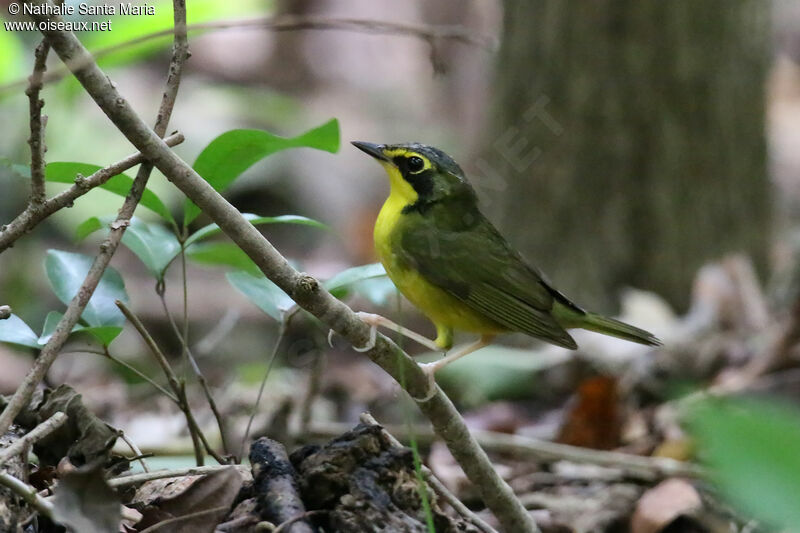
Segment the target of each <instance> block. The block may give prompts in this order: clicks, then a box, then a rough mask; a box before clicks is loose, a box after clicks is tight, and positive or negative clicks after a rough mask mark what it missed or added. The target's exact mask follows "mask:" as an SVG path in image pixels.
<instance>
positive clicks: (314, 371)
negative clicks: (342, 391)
mask: <svg viewBox="0 0 800 533" xmlns="http://www.w3.org/2000/svg"><path fill="white" fill-rule="evenodd" d="M325 363H326V356H325V352H323V351H319V350H318V351H317V353H316V357H315V358H314V363H313V364H312V365H311V372H310V374H309V376H308V387H306V393H305V395H304V396H303V403H302V404H301V406H300V435H305V434H306V432H307V431H308V427H309V426H310V425H311V411H312V408H313V407H314V400H316V399H317V396H319V392H320V385H321V382H322V375H323V374H324V373H325Z"/></svg>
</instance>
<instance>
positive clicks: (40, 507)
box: [0, 472, 53, 519]
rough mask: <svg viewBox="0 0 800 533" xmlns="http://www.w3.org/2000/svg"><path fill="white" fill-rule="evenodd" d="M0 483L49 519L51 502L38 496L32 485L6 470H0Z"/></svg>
mask: <svg viewBox="0 0 800 533" xmlns="http://www.w3.org/2000/svg"><path fill="white" fill-rule="evenodd" d="M0 485H3V486H4V487H6V488H8V489H10V490H11V492H13V493H14V494H16V495H17V496H19V497H20V498H22V499H23V500H25V502H26V503H27V504H28V505H30V506H31V507H33V508H34V509H35V510H36V511H37V512H38V513H39V514H41V515H42V516H46V517H48V518H50V519H52V518H53V504H52V503H50V502H49V501H47V500H45V499H44V498H42V497H41V496H39V493H38V492H37V490H36V489H35V488H34V487H32V486H30V485H28V484H27V483H25V482H24V481H22V480H20V479H18V478H16V477H14V476H12V475H11V474H9V473H8V472H0Z"/></svg>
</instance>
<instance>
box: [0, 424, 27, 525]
mask: <svg viewBox="0 0 800 533" xmlns="http://www.w3.org/2000/svg"><path fill="white" fill-rule="evenodd" d="M24 435H25V430H24V429H23V428H21V427H19V426H17V425H13V426H11V428H10V429H9V430H8V431H6V433H5V434H4V435H2V436H0V447H2V448H8V447H9V446H11V445H12V444H13V443H14V442H17V441H19V439H21V438H22V437H23V436H24ZM26 463H27V459H25V460H23V458H22V457H21V456H20V454H15V455H13V456H12V457H9V458H8V460H7V461H6V462H5V464H4V465H3V466H2V470H4V471H5V472H7V473H9V474H11V475H12V476H14V477H16V478H18V479H23V480H24V479H27V478H26V477H25V464H26ZM30 514H31V509H30V507H28V506H27V505H26V504H25V502H24V501H23V499H22V498H20V497H19V496H18V495H17V494H15V493H14V492H12V491H11V490H10V489H8V488H6V487H0V531H17V528H18V526H19V525H20V524H22V523H23V522H25V520H26V519H27V518H28V516H29V515H30Z"/></svg>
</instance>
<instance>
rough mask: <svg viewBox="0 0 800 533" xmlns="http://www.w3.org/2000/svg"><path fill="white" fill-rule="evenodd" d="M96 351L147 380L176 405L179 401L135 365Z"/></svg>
mask: <svg viewBox="0 0 800 533" xmlns="http://www.w3.org/2000/svg"><path fill="white" fill-rule="evenodd" d="M92 353H95V352H92ZM97 353H98V354H99V355H103V356H105V357H108V358H109V359H111V360H112V361H114V362H115V363H117V364H118V365H120V366H122V367H124V368H127V369H128V370H130V371H131V372H133V373H134V374H136V375H137V376H139V377H140V378H142V379H143V380H144V381H145V382H147V383H149V384H150V385H152V386H153V387H154V388H155V389H156V390H158V391H159V392H160V393H161V394H163V395H164V396H166V397H167V398H169V399H170V400H172V401H173V402H174V403H175V405H178V404H179V403H180V402H178V399H177V398H176V397H175V395H174V394H172V393H171V392H170V391H168V390H167V389H165V388H164V387H162V386H161V385H159V384H158V383H156V382H155V381H153V379H152V378H151V377H150V376H148V375H147V374H145V373H144V372H142V371H141V370H139V369H138V368H136V367H135V366H133V365H130V364H128V363H127V362H125V361H123V360H122V359H119V358H117V357H114V356H113V355H111V353H109V352H106V353H100V352H97Z"/></svg>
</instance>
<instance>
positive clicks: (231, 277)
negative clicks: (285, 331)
mask: <svg viewBox="0 0 800 533" xmlns="http://www.w3.org/2000/svg"><path fill="white" fill-rule="evenodd" d="M225 277H226V278H227V279H228V282H229V283H230V284H231V285H233V287H234V288H235V289H236V290H238V291H239V292H241V293H242V294H244V295H245V296H246V297H247V299H248V300H250V301H251V302H253V303H254V304H255V305H256V306H257V307H258V308H259V309H261V310H262V311H264V312H265V313H266V314H268V315H269V316H271V317H272V318H274V319H275V320H277V321H280V320H281V318H282V317H281V315H282V313H283V312H284V311H286V310H288V309H289V308H291V307H292V306H293V305H294V301H292V299H291V298H289V296H288V295H287V294H286V293H285V292H283V291H282V290H281V289H280V288H279V287H278V286H277V285H275V284H274V283H272V282H271V281H270V280H268V279H267V278H266V277H264V275H263V274H262V275H261V276H253V275H251V274H248V273H247V272H241V271H238V272H228V273H227V274H225Z"/></svg>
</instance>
